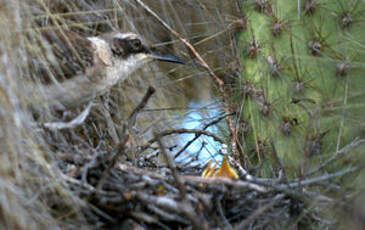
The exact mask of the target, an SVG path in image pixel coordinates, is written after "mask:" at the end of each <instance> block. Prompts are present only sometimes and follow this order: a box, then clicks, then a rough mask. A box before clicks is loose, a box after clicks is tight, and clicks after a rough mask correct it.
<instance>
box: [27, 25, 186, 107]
mask: <svg viewBox="0 0 365 230" xmlns="http://www.w3.org/2000/svg"><path fill="white" fill-rule="evenodd" d="M39 45H40V46H41V48H40V50H42V51H43V52H44V53H45V54H44V56H45V58H44V59H43V60H42V59H39V57H33V58H30V60H31V61H30V67H31V68H32V73H33V77H32V79H34V78H38V80H37V82H38V83H37V84H30V85H32V87H28V88H30V90H28V91H29V93H28V94H29V96H32V97H31V98H33V99H31V100H32V102H33V103H34V101H35V100H34V97H39V96H41V97H43V98H46V104H47V105H49V106H56V107H57V109H62V110H64V109H68V108H72V107H75V106H78V105H80V104H83V103H86V102H88V101H90V100H92V99H93V98H94V97H95V96H98V95H103V94H104V93H106V92H107V91H108V90H109V89H110V88H111V87H112V86H114V85H116V84H117V83H118V82H121V81H123V80H125V79H127V78H128V77H129V76H130V75H131V74H132V73H133V72H135V71H136V70H138V69H139V68H141V67H142V66H144V65H145V64H147V63H149V62H151V61H153V60H158V61H163V62H172V63H177V64H184V61H183V60H182V59H181V58H179V57H177V56H175V55H172V54H170V53H167V52H163V51H160V50H156V49H154V48H152V47H151V46H149V45H148V44H147V42H146V40H145V39H144V38H142V36H140V35H138V34H136V33H133V32H124V33H122V32H119V31H112V32H108V33H104V34H100V35H98V36H90V37H88V36H82V35H80V34H77V33H76V32H71V31H62V30H61V31H59V30H55V31H47V32H43V33H42V40H41V42H39ZM39 83H41V84H39ZM40 86H41V87H40Z"/></svg>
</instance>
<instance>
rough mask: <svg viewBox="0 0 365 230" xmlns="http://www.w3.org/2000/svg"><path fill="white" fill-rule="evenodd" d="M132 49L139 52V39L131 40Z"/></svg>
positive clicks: (140, 46) (140, 44)
mask: <svg viewBox="0 0 365 230" xmlns="http://www.w3.org/2000/svg"><path fill="white" fill-rule="evenodd" d="M130 44H131V46H132V48H133V49H134V50H136V51H138V50H140V49H141V48H142V42H141V40H139V39H133V40H131V42H130Z"/></svg>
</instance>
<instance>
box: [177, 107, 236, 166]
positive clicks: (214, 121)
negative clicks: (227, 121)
mask: <svg viewBox="0 0 365 230" xmlns="http://www.w3.org/2000/svg"><path fill="white" fill-rule="evenodd" d="M233 114H234V113H230V114H223V115H222V116H220V117H218V118H217V119H215V120H213V121H211V122H209V123H208V124H206V125H204V127H203V130H206V129H207V128H209V127H210V126H212V125H215V124H218V123H219V122H220V121H221V120H223V119H224V118H226V117H227V116H231V115H233ZM200 136H201V134H197V135H196V136H195V137H194V138H193V139H191V140H190V141H188V142H187V143H186V144H185V145H184V146H183V147H182V149H180V150H179V151H178V152H177V153H176V154H175V156H174V158H175V159H176V158H178V157H179V156H180V155H181V153H183V152H184V151H185V150H186V149H187V148H188V147H189V146H190V145H191V144H192V143H193V142H194V141H196V140H197V139H198V138H199V137H200Z"/></svg>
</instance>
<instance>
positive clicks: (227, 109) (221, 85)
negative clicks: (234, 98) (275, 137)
mask: <svg viewBox="0 0 365 230" xmlns="http://www.w3.org/2000/svg"><path fill="white" fill-rule="evenodd" d="M136 2H137V3H138V4H139V5H140V6H141V7H142V8H143V9H145V10H146V11H147V12H148V13H150V14H151V15H152V16H153V17H155V18H156V19H157V20H158V21H159V22H160V23H161V24H162V25H163V26H164V27H165V28H166V29H167V30H168V31H170V32H171V33H172V34H173V35H175V36H176V37H177V38H178V39H179V40H180V41H181V42H182V43H184V44H185V46H186V47H187V48H188V49H189V50H190V51H191V52H192V53H193V54H194V56H195V57H196V58H197V59H198V60H199V62H200V64H201V66H202V67H203V68H204V69H205V70H206V71H207V72H208V74H209V76H210V77H211V78H212V79H213V80H214V81H215V82H216V83H217V85H218V89H219V92H220V93H221V97H222V101H223V105H224V110H225V112H226V113H227V114H230V113H232V112H233V111H232V108H231V107H230V106H229V103H228V101H227V100H228V98H229V97H228V95H227V94H226V92H225V90H224V82H223V80H222V79H220V78H219V77H218V76H217V75H216V74H215V73H214V72H213V70H212V69H211V68H210V67H209V65H208V64H207V63H206V62H205V61H204V59H203V58H202V57H201V56H200V54H199V53H198V52H197V51H196V49H195V48H194V46H192V45H191V43H189V42H188V41H187V40H186V39H185V38H183V37H182V36H181V35H180V34H179V33H178V32H177V31H175V30H174V29H172V27H171V26H170V25H168V24H167V23H166V22H165V21H164V20H162V19H161V18H160V17H159V16H158V15H157V14H156V13H155V12H154V11H153V10H151V9H150V8H149V7H148V6H147V5H146V4H144V3H143V1H141V0H136ZM226 121H227V125H228V128H229V134H230V138H231V144H232V151H233V154H234V156H235V158H236V159H239V153H238V150H237V143H236V141H237V133H236V130H235V127H234V125H233V121H232V118H231V117H229V116H228V117H226ZM243 154H244V155H246V153H245V152H243ZM247 158H248V157H247Z"/></svg>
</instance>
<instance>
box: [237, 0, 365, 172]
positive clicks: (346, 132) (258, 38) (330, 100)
mask: <svg viewBox="0 0 365 230" xmlns="http://www.w3.org/2000/svg"><path fill="white" fill-rule="evenodd" d="M243 2H244V3H243V6H242V7H243V10H244V12H245V13H246V19H247V30H246V31H245V32H243V33H242V35H241V38H240V42H239V43H240V45H241V65H242V70H243V71H242V76H241V79H239V81H238V83H237V84H238V87H237V89H238V90H237V93H236V99H237V101H238V102H239V108H241V111H240V112H241V116H240V120H239V121H238V124H240V126H239V127H241V126H244V129H243V132H241V133H240V137H239V138H240V141H239V146H240V148H241V151H244V152H245V153H247V154H248V156H249V159H250V162H246V163H247V164H251V165H256V164H258V163H263V164H264V165H266V166H268V167H263V169H264V170H261V173H262V175H266V176H269V174H271V173H273V172H275V169H279V168H280V167H281V166H282V165H285V167H286V168H287V169H288V170H291V172H292V175H293V173H294V174H297V173H300V174H302V173H304V174H305V173H306V171H308V169H309V168H310V167H311V166H313V164H318V163H319V162H320V161H321V160H323V159H326V158H328V157H329V156H331V155H332V154H334V153H336V151H338V150H339V149H341V148H342V147H343V146H345V145H346V144H347V143H349V142H350V141H351V140H352V139H354V137H355V136H359V135H360V136H361V135H364V122H365V116H364V111H365V103H364V102H365V100H364V99H365V76H364V73H365V68H364V67H365V30H364V28H365V27H364V12H365V11H364V10H365V4H364V2H363V1H359V0H347V1H341V0H338V1H336V0H298V1H280V0H277V1H269V0H254V1H253V0H252V1H243ZM241 131H242V130H241ZM268 162H270V163H268ZM273 162H274V163H273ZM265 169H266V170H265ZM273 169H274V170H273Z"/></svg>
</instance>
